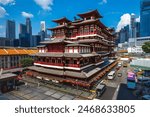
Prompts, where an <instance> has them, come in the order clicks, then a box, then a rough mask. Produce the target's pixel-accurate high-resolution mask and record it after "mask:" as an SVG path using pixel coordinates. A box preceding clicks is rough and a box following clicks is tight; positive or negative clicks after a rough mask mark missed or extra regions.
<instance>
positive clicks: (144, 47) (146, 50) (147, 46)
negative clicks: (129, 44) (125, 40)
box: [142, 41, 150, 53]
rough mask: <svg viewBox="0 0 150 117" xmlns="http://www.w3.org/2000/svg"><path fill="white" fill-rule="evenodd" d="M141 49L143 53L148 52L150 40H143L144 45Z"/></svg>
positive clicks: (149, 50)
mask: <svg viewBox="0 0 150 117" xmlns="http://www.w3.org/2000/svg"><path fill="white" fill-rule="evenodd" d="M142 49H143V51H144V52H145V53H150V41H149V42H145V43H144V45H143V46H142Z"/></svg>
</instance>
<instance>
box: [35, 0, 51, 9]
mask: <svg viewBox="0 0 150 117" xmlns="http://www.w3.org/2000/svg"><path fill="white" fill-rule="evenodd" d="M34 1H35V2H36V4H37V5H39V6H41V7H42V9H44V10H52V8H51V6H52V5H53V0H34Z"/></svg>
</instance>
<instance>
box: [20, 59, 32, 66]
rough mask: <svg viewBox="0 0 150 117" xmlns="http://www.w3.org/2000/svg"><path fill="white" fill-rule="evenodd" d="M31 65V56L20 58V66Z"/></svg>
mask: <svg viewBox="0 0 150 117" xmlns="http://www.w3.org/2000/svg"><path fill="white" fill-rule="evenodd" d="M32 65H33V59H32V58H24V59H21V66H22V67H28V66H32Z"/></svg>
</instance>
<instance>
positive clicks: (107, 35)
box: [26, 10, 116, 88]
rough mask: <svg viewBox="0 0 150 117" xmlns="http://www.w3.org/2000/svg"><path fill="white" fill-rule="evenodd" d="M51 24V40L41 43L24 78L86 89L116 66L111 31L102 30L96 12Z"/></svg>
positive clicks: (103, 28) (113, 39)
mask: <svg viewBox="0 0 150 117" xmlns="http://www.w3.org/2000/svg"><path fill="white" fill-rule="evenodd" d="M78 16H79V17H80V19H77V18H74V21H70V20H69V19H67V18H66V17H63V18H60V19H56V20H53V22H55V23H56V24H57V26H56V27H54V28H49V29H48V30H50V31H51V32H52V37H51V40H49V41H44V42H41V44H42V45H41V46H38V53H36V54H34V55H32V56H34V57H35V62H34V66H31V67H29V68H28V71H27V72H26V75H29V76H32V77H34V78H38V79H42V80H46V81H52V82H54V81H55V82H56V83H65V84H71V85H78V86H81V87H85V88H90V87H91V86H93V85H94V84H95V82H97V81H98V80H99V79H100V78H102V77H103V76H104V75H105V74H106V73H107V72H108V71H109V70H110V69H112V68H113V67H114V66H115V65H116V60H115V59H114V57H115V52H114V47H115V38H116V37H115V35H114V30H113V29H111V28H108V27H106V26H105V25H104V24H103V23H102V22H101V21H100V19H101V18H102V16H101V14H100V13H99V12H98V11H97V10H93V11H90V12H86V13H81V14H78Z"/></svg>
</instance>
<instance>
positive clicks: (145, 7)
mask: <svg viewBox="0 0 150 117" xmlns="http://www.w3.org/2000/svg"><path fill="white" fill-rule="evenodd" d="M140 17H141V25H140V36H141V37H145V36H150V0H141V8H140Z"/></svg>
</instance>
